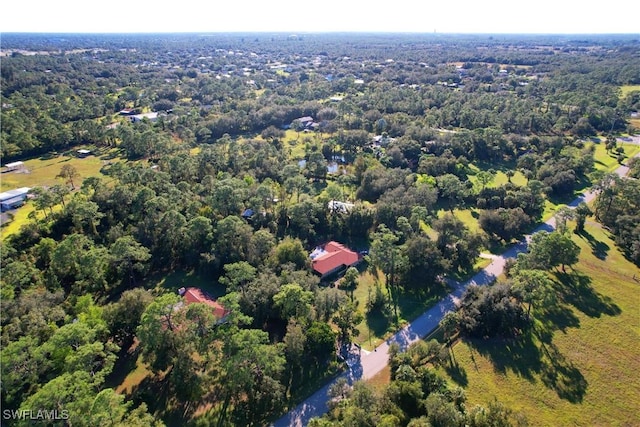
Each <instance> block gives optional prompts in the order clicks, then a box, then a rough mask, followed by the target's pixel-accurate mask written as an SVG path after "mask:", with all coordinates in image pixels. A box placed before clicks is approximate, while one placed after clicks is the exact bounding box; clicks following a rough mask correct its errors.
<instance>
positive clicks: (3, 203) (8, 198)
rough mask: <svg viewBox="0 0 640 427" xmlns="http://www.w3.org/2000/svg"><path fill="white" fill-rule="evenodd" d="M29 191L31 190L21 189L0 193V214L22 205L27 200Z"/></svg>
mask: <svg viewBox="0 0 640 427" xmlns="http://www.w3.org/2000/svg"><path fill="white" fill-rule="evenodd" d="M29 190H31V188H28V187H21V188H17V189H15V190H9V191H5V192H4V193H0V209H1V210H2V212H4V211H9V210H11V209H15V208H18V207H20V206H22V205H24V202H25V200H27V195H28V194H29Z"/></svg>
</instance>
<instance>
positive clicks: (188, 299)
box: [178, 288, 230, 320]
mask: <svg viewBox="0 0 640 427" xmlns="http://www.w3.org/2000/svg"><path fill="white" fill-rule="evenodd" d="M178 293H179V294H180V295H182V297H183V298H184V301H185V303H186V304H192V303H195V302H200V303H204V304H206V305H208V306H210V307H211V308H212V309H213V315H214V316H215V317H216V319H219V320H222V319H224V318H225V317H226V316H227V315H228V314H229V313H230V311H229V310H227V309H226V308H224V307H223V306H222V304H220V303H219V302H218V301H216V300H215V299H213V298H212V297H210V296H209V295H207V294H206V293H204V292H203V291H202V289H199V288H180V289H179V290H178Z"/></svg>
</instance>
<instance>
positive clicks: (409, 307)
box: [347, 270, 449, 351]
mask: <svg viewBox="0 0 640 427" xmlns="http://www.w3.org/2000/svg"><path fill="white" fill-rule="evenodd" d="M376 283H377V284H379V286H380V289H381V291H382V293H383V294H384V296H385V297H386V298H388V295H389V294H388V289H387V286H386V283H385V278H384V274H382V273H381V272H380V273H379V274H378V275H377V276H376V274H374V273H372V272H371V271H369V270H367V271H364V272H362V273H361V274H360V277H359V279H358V287H357V288H356V289H355V290H354V292H353V298H354V301H356V304H357V309H358V311H359V312H360V313H362V315H363V316H364V320H363V321H362V322H361V323H360V324H359V325H358V328H357V329H358V332H359V334H358V336H356V337H354V338H353V341H354V342H355V343H357V344H358V345H361V346H362V348H364V349H365V350H369V351H371V350H373V349H374V348H375V347H377V346H378V345H380V344H382V342H383V341H384V340H385V339H387V338H389V337H390V336H391V335H393V334H394V333H395V332H396V331H397V330H398V329H399V328H400V327H402V326H403V325H404V324H406V323H408V322H411V321H412V320H414V319H416V318H417V317H418V316H420V315H421V314H422V313H424V312H425V311H426V310H427V309H429V308H430V307H431V306H433V305H434V304H436V303H437V302H438V301H439V300H440V298H442V297H444V296H445V295H446V294H447V293H448V292H449V289H448V288H447V287H446V286H444V285H443V286H437V287H434V288H433V289H430V290H429V292H426V293H425V294H424V295H414V294H407V295H405V294H403V295H400V296H399V297H398V321H397V323H396V320H395V313H394V309H393V307H392V306H391V304H388V307H387V308H386V309H385V311H384V312H375V313H371V314H367V301H369V298H370V296H371V297H373V296H374V295H375V292H376ZM350 295H351V293H350V292H347V296H350Z"/></svg>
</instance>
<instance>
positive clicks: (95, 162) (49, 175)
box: [0, 155, 103, 191]
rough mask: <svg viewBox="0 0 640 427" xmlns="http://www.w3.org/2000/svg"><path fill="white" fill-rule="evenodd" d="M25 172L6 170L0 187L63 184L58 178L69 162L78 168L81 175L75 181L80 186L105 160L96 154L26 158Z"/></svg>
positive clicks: (9, 188)
mask: <svg viewBox="0 0 640 427" xmlns="http://www.w3.org/2000/svg"><path fill="white" fill-rule="evenodd" d="M24 164H25V171H24V172H6V173H3V174H2V181H1V182H0V189H1V190H2V191H7V190H12V189H14V188H19V187H35V186H51V185H55V184H61V183H62V181H61V180H60V179H58V178H56V175H58V174H59V173H60V169H61V168H62V166H64V165H66V164H69V165H72V166H73V167H75V168H76V170H77V171H78V173H79V174H80V176H79V177H78V179H76V180H75V181H74V184H75V185H76V186H77V187H79V186H80V184H82V180H83V179H84V178H86V177H89V176H95V175H98V174H99V173H100V169H101V168H102V166H103V160H101V159H100V158H98V157H96V156H89V157H86V158H84V159H80V158H77V157H70V156H62V155H61V156H55V157H52V158H37V159H31V160H25V161H24Z"/></svg>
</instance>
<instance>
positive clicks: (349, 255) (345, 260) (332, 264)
mask: <svg viewBox="0 0 640 427" xmlns="http://www.w3.org/2000/svg"><path fill="white" fill-rule="evenodd" d="M311 258H312V261H311V265H312V267H313V270H314V271H315V272H316V273H318V274H319V275H320V277H323V278H324V277H327V276H329V275H331V274H333V273H335V272H337V271H339V270H341V269H346V268H347V267H350V266H352V265H356V264H358V263H359V262H360V256H359V255H358V254H357V253H355V252H354V251H352V250H351V249H348V248H347V247H345V246H344V245H342V244H340V243H338V242H329V243H327V244H326V245H324V248H321V249H316V250H315V251H314V252H313V254H312V255H311Z"/></svg>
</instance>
